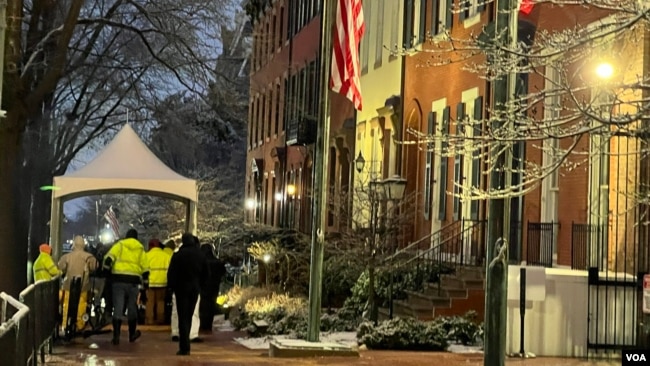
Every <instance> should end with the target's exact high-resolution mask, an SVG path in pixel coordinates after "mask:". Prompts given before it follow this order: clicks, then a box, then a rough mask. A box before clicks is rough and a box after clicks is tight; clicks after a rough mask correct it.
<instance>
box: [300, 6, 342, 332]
mask: <svg viewBox="0 0 650 366" xmlns="http://www.w3.org/2000/svg"><path fill="white" fill-rule="evenodd" d="M335 4H336V0H323V1H322V3H321V9H322V10H321V19H320V25H321V40H320V53H319V55H320V84H319V87H320V93H319V94H320V108H319V110H318V126H317V134H316V144H315V145H314V165H313V167H314V168H313V172H314V174H313V180H312V206H311V207H312V229H311V261H310V267H309V319H308V323H307V341H309V342H318V340H319V336H320V316H321V293H322V284H323V280H322V274H323V253H324V249H325V231H326V229H327V223H326V221H325V219H326V217H327V190H326V189H325V188H326V186H325V183H326V182H327V173H328V172H327V161H328V152H329V134H330V121H329V119H330V98H329V76H330V60H331V52H332V30H331V28H330V26H331V24H332V22H331V21H330V19H331V16H332V13H333V10H334V9H335Z"/></svg>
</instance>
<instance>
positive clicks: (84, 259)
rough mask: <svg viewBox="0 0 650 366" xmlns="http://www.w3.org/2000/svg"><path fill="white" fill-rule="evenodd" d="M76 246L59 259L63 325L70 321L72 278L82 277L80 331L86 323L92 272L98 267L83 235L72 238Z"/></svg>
mask: <svg viewBox="0 0 650 366" xmlns="http://www.w3.org/2000/svg"><path fill="white" fill-rule="evenodd" d="M72 244H73V246H74V248H73V249H72V252H70V253H68V254H65V255H64V256H63V257H61V259H59V269H61V272H63V275H64V277H63V294H64V302H63V325H64V326H65V325H66V324H67V321H68V303H69V299H70V286H71V284H72V279H73V278H75V277H79V278H81V294H80V295H79V305H78V307H77V330H78V331H80V330H82V329H83V328H84V326H85V325H86V322H85V321H84V320H83V316H84V314H85V313H86V306H87V304H88V303H87V301H88V292H89V291H90V274H91V273H92V272H93V271H94V270H96V269H97V260H96V259H95V257H94V256H93V255H92V254H90V253H88V252H86V251H85V247H86V241H85V240H84V238H83V237H81V236H79V235H77V236H75V237H74V239H72Z"/></svg>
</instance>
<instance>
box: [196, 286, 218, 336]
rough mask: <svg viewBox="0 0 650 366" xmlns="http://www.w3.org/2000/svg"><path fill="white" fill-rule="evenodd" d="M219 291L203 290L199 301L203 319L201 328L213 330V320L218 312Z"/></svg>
mask: <svg viewBox="0 0 650 366" xmlns="http://www.w3.org/2000/svg"><path fill="white" fill-rule="evenodd" d="M216 303H217V292H214V291H201V301H200V302H199V318H200V319H201V326H200V328H199V329H201V330H212V320H213V319H214V314H216V308H217V304H216Z"/></svg>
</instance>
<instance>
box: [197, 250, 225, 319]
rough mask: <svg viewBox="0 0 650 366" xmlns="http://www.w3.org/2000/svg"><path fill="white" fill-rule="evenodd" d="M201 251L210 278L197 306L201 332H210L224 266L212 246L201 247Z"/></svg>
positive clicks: (202, 290)
mask: <svg viewBox="0 0 650 366" xmlns="http://www.w3.org/2000/svg"><path fill="white" fill-rule="evenodd" d="M201 251H202V252H203V255H205V258H206V259H207V262H208V268H210V278H209V279H208V280H207V283H206V286H205V288H203V289H201V297H200V304H199V317H200V319H201V326H200V329H201V330H212V320H213V319H214V314H215V313H216V309H217V296H219V284H220V283H221V279H222V278H223V276H224V274H225V273H226V266H225V265H224V264H223V262H221V261H220V260H219V259H218V258H217V256H216V255H215V253H214V247H213V246H212V244H203V245H201Z"/></svg>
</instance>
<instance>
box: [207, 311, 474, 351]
mask: <svg viewBox="0 0 650 366" xmlns="http://www.w3.org/2000/svg"><path fill="white" fill-rule="evenodd" d="M214 328H215V330H217V331H232V330H234V328H233V327H232V325H231V324H230V321H227V320H226V321H223V320H221V321H219V322H218V321H217V319H215V323H214ZM287 338H289V336H288V335H273V336H266V337H257V338H247V337H238V338H234V341H235V342H237V343H239V344H241V345H242V346H244V347H246V348H248V349H254V350H267V349H269V343H270V342H271V341H272V340H273V339H287ZM320 341H321V342H327V343H339V344H342V345H345V346H349V347H357V346H358V345H357V333H356V332H332V333H325V332H321V334H320ZM447 352H451V353H483V349H482V348H481V347H480V346H463V345H462V344H451V345H449V347H448V348H447Z"/></svg>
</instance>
